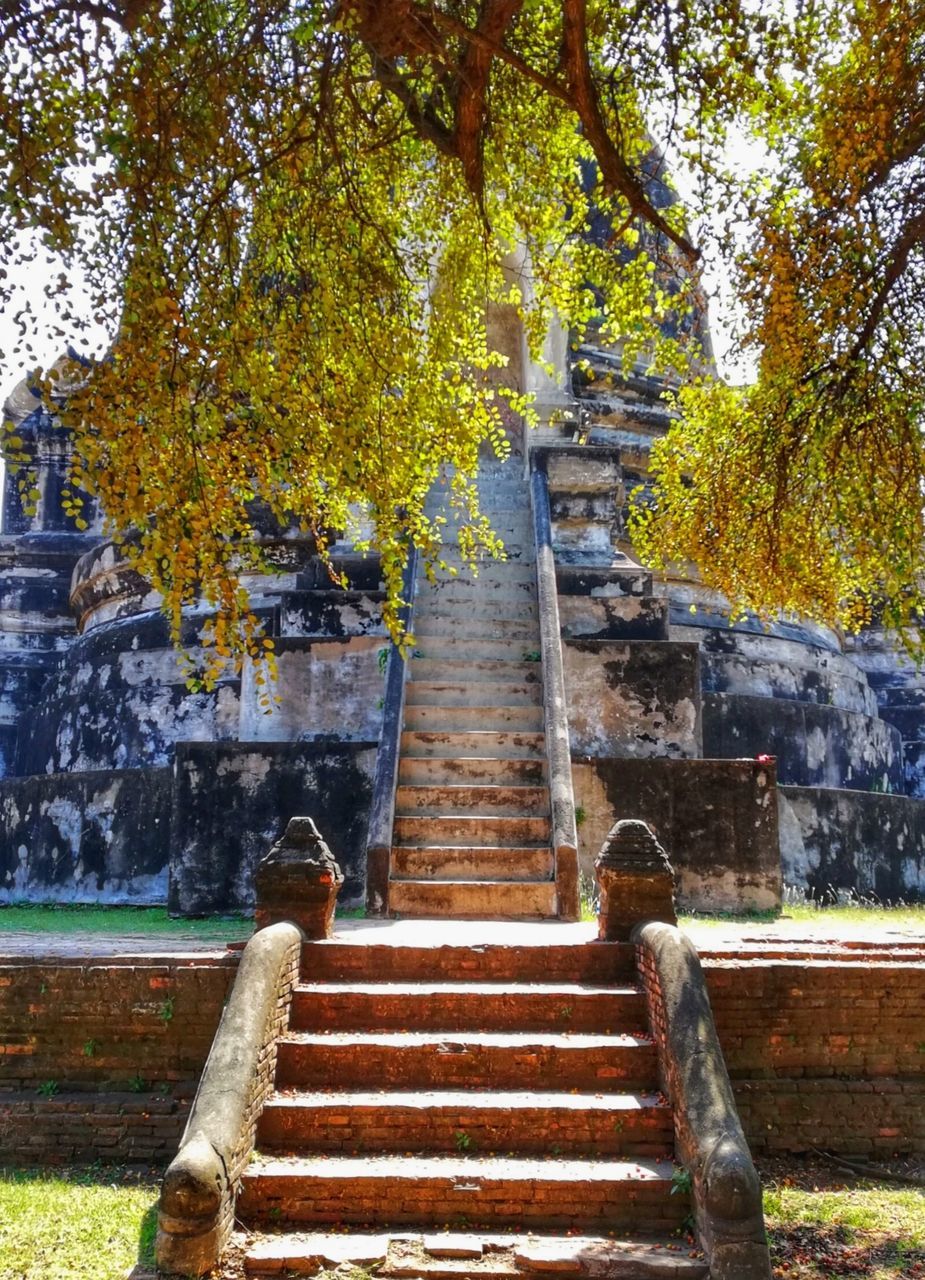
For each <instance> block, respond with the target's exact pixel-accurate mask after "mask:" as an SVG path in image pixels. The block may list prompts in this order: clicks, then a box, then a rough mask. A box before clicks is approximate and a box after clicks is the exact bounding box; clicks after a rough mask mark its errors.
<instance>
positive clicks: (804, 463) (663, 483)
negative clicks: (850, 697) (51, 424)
mask: <svg viewBox="0 0 925 1280" xmlns="http://www.w3.org/2000/svg"><path fill="white" fill-rule="evenodd" d="M923 41H925V15H923V12H922V9H921V8H920V7H918V6H916V5H911V4H908V3H897V4H888V3H878V4H872V3H856V4H853V5H849V6H847V7H845V6H844V5H843V4H842V3H835V0H819V2H818V3H816V2H814V0H808V2H807V3H804V4H802V5H798V6H796V7H795V8H794V7H793V6H792V5H788V4H785V3H781V4H780V6H779V7H777V6H775V5H773V4H759V3H757V2H756V3H753V4H751V3H741V2H740V0H704V3H700V2H699V0H698V2H697V3H693V0H633V2H632V3H619V2H617V3H614V2H612V0H477V2H476V0H432V2H431V3H426V2H423V0H336V2H334V3H329V2H326V0H246V2H245V0H163V3H158V2H157V0H111V2H107V0H100V2H99V3H97V2H96V0H63V2H58V0H56V2H55V3H53V4H52V3H43V2H42V0H4V2H3V3H2V4H0V167H2V172H3V175H4V179H5V182H4V194H3V195H2V197H0V289H2V290H5V296H4V302H5V303H7V304H9V301H10V299H11V298H12V296H13V281H14V275H15V273H14V270H13V268H14V267H15V265H16V261H17V258H18V257H22V255H23V249H22V246H23V244H24V243H31V242H30V241H28V240H24V237H25V236H27V234H28V233H32V234H33V235H36V234H37V236H38V238H39V245H40V252H43V253H44V252H46V251H47V252H48V253H52V254H55V255H58V256H60V259H61V261H62V262H63V264H64V267H63V271H62V275H61V277H60V279H59V281H58V282H57V283H56V284H55V285H53V286H52V287H51V289H50V292H51V293H52V294H54V295H55V296H56V297H57V299H58V302H59V306H60V315H61V319H60V324H61V328H62V333H70V332H72V331H73V330H74V329H75V328H78V329H79V327H80V325H81V323H86V321H85V320H83V319H82V313H81V312H80V310H79V305H78V301H77V298H78V295H79V294H81V293H83V294H85V295H86V296H88V297H89V299H90V303H91V309H92V314H93V316H94V317H96V318H97V319H98V320H99V321H100V322H102V323H103V324H104V325H105V326H107V328H108V330H109V332H110V333H111V335H112V342H111V346H110V348H109V351H108V352H107V354H106V356H105V358H103V359H100V360H98V361H97V362H95V363H94V365H93V366H92V368H91V369H90V370H89V371H88V372H87V373H86V375H85V376H84V377H83V379H82V382H81V384H80V387H79V388H78V389H77V390H76V391H74V392H72V394H70V395H69V397H68V399H67V403H66V405H65V408H64V412H65V415H66V420H67V422H68V423H69V425H71V427H72V428H73V430H74V432H75V439H76V444H77V449H78V454H77V461H76V463H75V467H74V476H73V479H74V484H75V489H77V488H82V489H86V490H88V491H90V492H91V493H94V494H96V495H97V496H98V497H99V499H100V501H101V504H102V506H103V508H104V510H105V511H106V513H107V518H108V520H109V522H110V525H111V527H112V528H113V529H114V530H119V531H123V532H125V531H132V532H133V534H134V536H133V538H132V539H131V541H130V543H129V546H130V549H131V554H132V556H133V557H135V559H136V561H137V567H138V568H139V569H140V571H141V572H142V573H143V574H144V575H145V576H146V577H148V578H149V579H150V580H151V581H152V582H153V583H154V585H155V586H156V587H157V588H158V590H160V591H161V592H162V594H163V596H164V598H165V601H166V603H167V607H168V609H169V610H170V611H171V614H172V617H173V619H174V626H175V629H176V631H177V633H179V619H180V610H181V608H182V607H183V605H184V604H186V603H188V602H190V601H191V600H192V599H193V598H195V597H196V596H197V595H204V596H205V597H206V598H207V599H209V600H211V601H212V602H214V603H215V604H216V605H217V606H218V620H217V622H216V624H215V626H216V630H215V635H214V643H215V652H216V656H217V659H218V660H221V659H223V658H224V657H225V656H227V655H228V654H229V653H235V652H237V653H240V652H241V651H242V646H243V648H244V649H247V650H249V651H251V652H252V653H259V652H260V651H261V650H262V644H263V642H262V640H261V637H260V636H259V635H258V634H257V632H256V631H255V629H254V627H253V625H252V620H249V618H248V613H247V605H246V599H245V597H244V595H243V593H242V591H241V589H240V586H239V581H238V574H239V572H240V571H241V569H242V568H244V567H248V566H249V565H251V564H254V563H259V562H260V558H261V555H262V554H263V553H262V551H261V547H260V544H259V542H258V541H257V540H255V539H254V538H253V537H252V534H253V528H254V511H255V509H257V508H258V507H259V506H261V505H263V506H268V507H269V509H270V510H271V511H272V513H273V515H274V516H275V517H276V519H277V520H278V521H279V522H280V523H281V524H283V525H290V524H292V523H293V522H296V523H297V524H298V525H300V526H301V527H302V528H303V529H306V530H310V531H313V532H314V533H315V535H316V536H317V538H318V539H319V544H320V545H321V547H322V549H323V548H324V545H325V538H326V537H327V531H328V530H330V529H350V528H351V527H352V525H353V524H354V523H355V521H356V518H357V512H360V513H365V514H368V515H369V516H370V518H371V521H372V529H373V532H372V534H371V535H370V539H371V543H372V545H373V546H374V547H375V548H376V549H377V550H378V551H379V553H380V554H381V557H382V566H383V574H384V577H385V581H386V584H387V586H388V589H389V599H390V603H389V606H388V611H387V620H388V621H389V623H390V625H392V626H393V628H394V627H396V626H397V606H398V602H399V597H400V591H401V586H400V584H401V572H402V567H403V564H404V561H405V558H406V555H407V550H408V546H409V543H410V541H412V540H413V541H414V542H415V543H416V544H417V545H418V546H419V547H420V548H421V549H422V551H423V553H424V555H425V557H426V558H428V559H431V560H432V559H433V558H435V557H436V556H438V555H439V536H440V530H439V529H438V528H435V527H434V525H433V524H432V522H430V521H429V520H428V518H427V516H426V515H425V512H424V499H425V496H426V494H427V491H428V489H429V488H430V486H431V484H432V482H433V480H434V479H435V477H436V476H437V475H438V473H439V472H440V470H441V468H442V467H444V466H447V465H448V466H449V467H450V471H451V474H452V481H451V484H452V492H453V496H454V501H455V503H456V504H457V507H458V510H459V518H460V522H461V526H462V529H463V534H462V545H463V550H464V551H465V552H467V553H469V554H471V555H475V554H476V553H477V552H478V551H479V550H480V548H487V549H488V550H489V551H491V550H493V549H496V542H495V539H494V536H493V534H492V533H491V531H490V529H489V528H488V525H487V523H486V522H485V520H484V519H483V518H482V516H481V515H480V513H479V510H478V498H477V493H476V492H475V490H474V488H473V485H472V482H471V476H472V474H473V472H474V470H475V466H476V461H477V456H478V449H479V446H480V445H481V444H484V443H485V442H489V443H491V444H493V445H494V447H495V448H496V449H497V450H498V451H499V452H502V453H503V451H504V449H505V448H506V443H505V436H504V425H505V421H506V416H507V415H508V414H512V413H513V414H525V413H529V405H528V404H527V403H526V401H525V400H524V398H523V397H522V396H521V395H519V394H517V393H515V392H514V391H512V390H510V389H509V388H508V387H507V386H506V383H505V379H504V374H503V370H502V369H501V365H502V364H503V357H502V356H501V355H500V354H499V353H498V352H497V351H495V350H494V349H493V345H492V336H491V331H490V326H489V324H488V317H489V315H490V312H491V309H492V308H493V307H498V306H506V307H514V308H516V309H517V310H518V311H519V313H520V315H521V317H522V320H523V323H524V326H525V330H526V333H527V335H528V337H529V340H530V342H531V344H532V347H533V349H534V351H535V352H537V353H538V352H539V349H540V346H541V343H542V338H543V335H544V333H545V332H546V329H547V326H548V322H549V319H550V316H551V315H552V314H553V313H554V312H555V313H556V314H557V315H558V316H559V317H560V318H561V319H562V320H563V322H564V323H565V324H567V325H568V326H569V327H570V329H571V330H572V331H573V332H574V333H576V334H580V333H582V332H583V331H584V330H585V328H586V327H587V326H588V324H589V323H590V322H591V321H592V320H594V321H595V322H596V323H600V324H602V326H603V333H604V336H605V337H606V338H607V339H608V340H612V341H615V342H620V343H621V344H622V345H623V349H624V352H625V354H626V357H627V359H632V358H635V357H637V356H638V355H640V354H641V353H645V354H646V356H647V358H648V359H650V360H651V361H652V362H653V364H654V365H656V366H657V367H660V368H663V369H671V370H672V371H673V373H674V374H676V375H678V374H679V375H681V376H682V382H686V384H687V385H686V387H685V389H684V390H683V391H682V393H681V397H680V400H681V408H682V411H683V412H682V414H681V416H680V417H679V419H678V423H677V425H676V426H675V428H674V429H673V430H672V431H671V433H670V434H669V436H668V438H667V439H666V441H665V442H664V443H663V444H661V445H659V446H658V447H657V449H656V451H655V456H654V467H655V472H656V476H657V480H658V490H659V492H658V504H657V506H656V507H655V509H654V510H650V511H643V512H642V513H641V514H640V516H639V519H638V521H637V530H636V536H637V539H638V541H639V544H640V546H641V547H642V548H643V550H644V552H645V553H646V555H647V556H649V557H650V558H651V559H652V560H653V561H655V562H656V563H663V564H664V563H667V562H669V561H671V560H682V561H688V560H690V561H694V562H696V563H697V564H698V565H699V566H700V570H701V572H702V574H703V575H704V577H705V579H706V580H707V581H709V582H711V583H712V584H714V585H716V586H717V587H719V588H720V589H721V590H723V591H725V592H726V593H727V594H728V595H729V596H730V598H731V599H732V601H733V603H734V604H736V605H737V606H739V607H752V608H759V609H767V608H770V607H773V606H776V605H780V606H783V607H785V608H795V609H800V610H802V611H803V612H805V613H809V614H811V615H813V616H815V617H820V618H825V619H826V620H828V621H834V620H841V621H851V620H859V619H861V618H863V617H864V616H866V611H867V610H868V609H869V607H870V603H871V601H872V600H874V598H875V597H876V598H878V599H880V598H882V599H884V600H886V602H887V606H888V613H889V616H890V618H891V620H892V621H894V622H897V623H899V624H902V623H903V622H904V621H907V620H908V619H909V618H911V617H913V616H914V613H915V610H916V609H917V608H918V607H919V604H920V585H919V584H920V578H921V571H922V565H921V557H922V545H923V538H922V533H923V530H922V528H921V477H922V472H923V467H922V461H923V460H922V457H921V438H920V424H921V407H922V406H921V399H920V398H921V395H922V392H921V388H920V386H919V385H917V382H918V366H919V364H920V363H921V361H920V358H919V357H920V356H921V355H922V354H923V352H922V346H923V332H922V323H921V321H922V315H921V307H922V299H923V295H922V287H923V280H922V247H923V243H925V214H923V208H925V205H923V202H922V190H921V184H922V182H923V181H925V173H923V169H922V161H921V151H922V144H923V142H925V133H923V129H925V98H923V93H925V91H923V78H922V75H921V70H922V68H921V62H922V57H923V52H925V45H923ZM731 132H737V133H740V134H742V135H748V134H751V135H753V136H755V137H757V138H760V139H761V140H762V141H763V144H764V146H765V147H766V162H765V163H764V164H763V166H762V169H761V171H760V172H758V173H755V174H749V173H746V172H741V171H740V169H739V166H738V164H737V162H736V161H735V160H734V159H730V154H729V150H728V139H729V136H730V133H731ZM664 155H668V156H671V157H672V159H673V162H675V163H676V164H677V165H678V166H679V167H681V168H686V169H688V170H689V171H690V172H691V173H692V174H693V175H694V179H695V194H694V196H693V197H692V200H691V201H690V202H689V207H688V208H684V207H683V206H682V204H681V203H680V202H676V203H673V204H666V203H665V202H664V201H663V200H660V199H658V198H657V191H656V189H655V187H654V186H653V181H652V180H653V176H654V174H655V173H656V172H657V170H658V166H659V164H660V163H661V161H660V157H661V156H664ZM706 214H710V215H711V217H710V218H706V217H705V216H704V215H706ZM592 225H593V226H595V227H597V228H599V227H600V226H606V227H607V228H608V231H607V234H606V235H603V236H602V235H600V234H592V233H591V228H592ZM704 247H706V248H707V249H708V251H709V252H710V253H712V254H714V255H723V254H725V255H726V261H727V266H728V270H729V272H730V273H731V275H732V278H733V279H734V282H735V284H736V287H737V290H738V293H739V296H740V297H741V299H742V302H743V307H744V310H743V316H744V321H743V326H742V334H741V340H742V343H743V346H745V347H750V348H752V349H754V351H755V352H756V353H757V359H758V378H757V381H756V382H755V385H754V386H750V387H748V388H747V389H744V390H735V389H730V388H729V387H727V386H725V385H723V384H722V383H721V382H717V381H715V380H710V379H707V378H706V377H705V376H703V375H702V374H697V375H696V376H694V375H693V373H691V371H692V370H694V369H698V368H701V367H702V366H700V365H699V364H698V363H697V356H698V352H697V351H696V349H695V347H694V345H693V343H692V340H691V339H690V338H689V337H687V336H686V335H687V334H688V333H689V331H690V328H689V326H685V325H683V324H679V323H678V319H679V317H682V316H683V314H684V312H685V310H686V309H688V308H689V307H690V306H691V299H692V297H693V295H694V294H695V292H696V283H697V271H698V260H699V258H700V255H701V251H702V249H703V248H704ZM515 251H517V252H518V253H519V254H520V260H521V261H523V262H525V263H526V265H525V266H524V267H523V268H522V269H520V270H517V269H511V268H510V266H508V267H507V268H506V267H505V261H506V260H508V261H509V259H510V255H511V254H513V253H514V252H515ZM591 285H593V286H594V287H593V288H592V287H590V286H591ZM28 323H29V318H28V316H27V315H26V314H23V319H22V324H23V330H24V332H27V330H28ZM671 335H673V336H671ZM689 373H690V376H689V377H688V376H686V375H687V374H689ZM19 447H20V446H19V442H18V441H17V439H16V437H15V435H14V436H12V437H8V438H7V442H6V451H7V454H8V456H10V457H12V458H13V460H14V461H15V460H16V458H17V450H18V449H19ZM26 483H27V482H26ZM75 501H76V499H75ZM75 517H76V518H77V519H78V520H79V519H80V513H79V510H77V509H76V507H75Z"/></svg>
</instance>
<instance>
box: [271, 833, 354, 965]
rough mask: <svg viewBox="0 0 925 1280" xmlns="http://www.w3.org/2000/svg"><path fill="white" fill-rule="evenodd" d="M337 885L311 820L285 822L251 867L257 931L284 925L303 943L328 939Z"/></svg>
mask: <svg viewBox="0 0 925 1280" xmlns="http://www.w3.org/2000/svg"><path fill="white" fill-rule="evenodd" d="M343 883H344V876H343V872H342V871H341V869H340V867H339V866H338V865H337V863H336V862H335V861H334V855H333V854H332V853H331V850H330V849H329V848H328V846H327V845H326V844H325V842H324V840H322V838H321V835H320V834H319V831H318V828H317V827H316V826H315V824H314V822H312V820H311V818H292V819H290V822H289V825H288V827H287V828H286V830H285V832H284V833H283V835H282V836H281V837H280V839H279V840H277V842H276V844H275V845H273V847H272V849H271V850H270V852H269V853H268V854H267V855H266V857H265V858H263V859H261V861H260V862H259V863H258V864H257V870H256V872H255V874H254V887H255V889H256V893H257V905H256V912H255V917H256V921H255V922H256V926H257V928H258V929H263V928H265V927H266V926H267V925H268V924H276V923H277V922H278V921H280V920H289V921H291V922H292V923H293V924H296V925H298V926H299V928H300V929H301V930H302V932H303V933H304V934H305V937H306V938H307V939H309V940H311V939H315V938H330V936H331V934H332V933H333V932H334V905H335V903H336V901H337V894H338V892H339V890H340V887H341V885H342V884H343Z"/></svg>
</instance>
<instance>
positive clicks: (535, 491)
mask: <svg viewBox="0 0 925 1280" xmlns="http://www.w3.org/2000/svg"><path fill="white" fill-rule="evenodd" d="M532 463H533V467H534V470H533V472H532V474H531V477H530V496H531V502H532V507H533V536H534V541H535V543H536V587H537V602H538V606H539V614H540V651H541V656H542V660H543V712H544V721H545V729H546V759H547V764H548V766H549V800H550V805H551V808H552V847H553V854H554V857H555V861H556V898H557V899H558V906H559V917H560V919H563V920H577V919H578V916H579V900H578V829H577V827H576V825H575V800H574V796H573V795H572V755H571V748H570V746H569V731H568V710H567V706H568V704H567V702H566V698H565V674H564V671H563V668H562V645H561V641H560V634H559V601H558V592H557V588H556V561H555V556H554V554H553V549H552V523H551V520H550V515H549V489H548V485H547V481H546V473H545V471H544V470H543V465H544V461H543V459H539V460H536V459H533V460H532Z"/></svg>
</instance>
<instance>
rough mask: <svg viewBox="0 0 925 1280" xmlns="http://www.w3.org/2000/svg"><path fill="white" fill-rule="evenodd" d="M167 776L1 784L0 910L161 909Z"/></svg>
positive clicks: (151, 773)
mask: <svg viewBox="0 0 925 1280" xmlns="http://www.w3.org/2000/svg"><path fill="white" fill-rule="evenodd" d="M172 794H173V776H172V772H171V770H170V769H147V770H145V771H144V772H142V771H139V770H134V769H127V770H112V771H110V772H102V773H54V774H38V775H36V776H33V777H30V778H5V779H2V780H0V902H15V901H19V900H25V901H33V902H44V901H47V900H49V899H53V900H54V901H57V902H96V901H98V900H101V899H104V900H105V901H107V902H111V903H120V902H124V903H132V904H136V905H141V904H144V903H159V902H163V901H164V900H165V897H166V893H167V861H168V851H169V839H170V816H171V808H172V803H173V801H172Z"/></svg>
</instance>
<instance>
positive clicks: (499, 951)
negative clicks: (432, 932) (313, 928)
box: [303, 925, 636, 984]
mask: <svg viewBox="0 0 925 1280" xmlns="http://www.w3.org/2000/svg"><path fill="white" fill-rule="evenodd" d="M577 927H578V926H564V925H544V926H543V927H542V929H541V930H540V932H541V933H543V934H545V933H546V931H547V930H549V931H551V933H552V935H553V936H552V938H551V939H550V940H549V941H546V940H545V939H543V940H542V941H541V942H540V943H538V944H534V945H517V944H516V943H512V944H511V945H503V946H502V945H499V944H497V943H482V944H480V945H479V946H478V947H471V946H453V945H452V944H451V943H450V944H441V945H435V946H414V945H408V944H405V945H402V946H389V945H386V944H378V943H369V944H366V943H363V944H359V945H358V944H356V943H350V942H344V941H341V940H340V939H338V938H332V939H329V940H327V941H324V942H311V943H306V945H305V947H304V949H303V956H304V959H305V964H306V971H305V973H306V977H308V978H309V979H310V980H316V981H325V980H331V981H347V980H348V979H356V980H357V981H360V982H377V981H378V982H413V981H416V980H417V979H418V978H420V976H421V974H422V973H426V974H427V977H428V978H429V979H431V980H432V981H435V982H436V981H442V980H445V981H447V982H466V981H473V980H475V981H481V982H499V983H508V982H533V981H539V982H598V983H601V984H604V983H624V982H633V981H635V978H636V965H635V952H634V948H633V946H632V943H629V942H590V943H585V944H579V945H570V944H563V943H560V942H557V941H556V940H555V935H557V934H561V932H562V930H563V929H566V928H568V929H574V928H577Z"/></svg>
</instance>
